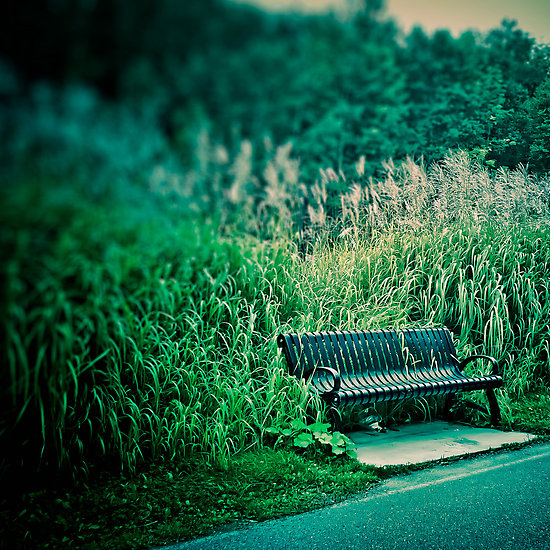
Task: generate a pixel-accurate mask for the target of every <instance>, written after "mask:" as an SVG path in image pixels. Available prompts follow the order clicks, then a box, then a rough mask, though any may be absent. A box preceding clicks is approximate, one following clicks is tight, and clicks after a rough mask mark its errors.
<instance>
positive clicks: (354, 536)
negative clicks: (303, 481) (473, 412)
mask: <svg viewBox="0 0 550 550" xmlns="http://www.w3.org/2000/svg"><path fill="white" fill-rule="evenodd" d="M394 548H399V549H415V550H419V549H420V550H424V549H437V550H446V549H449V550H451V549H452V550H462V549H475V550H480V549H491V550H495V549H498V550H505V549H513V550H523V549H525V550H538V549H540V550H542V549H544V550H548V549H550V444H542V445H533V446H532V447H527V448H524V449H520V450H515V451H506V452H501V453H495V454H489V455H482V456H479V457H474V458H467V459H464V460H461V461H459V462H456V463H454V464H448V465H441V466H437V467H434V468H432V469H429V470H423V471H420V472H415V473H413V474H409V475H404V476H398V477H395V478H392V479H389V480H387V481H385V482H383V483H380V484H379V485H377V486H376V487H374V488H373V489H371V490H370V491H369V492H368V493H366V494H365V495H363V496H361V497H356V498H353V499H350V500H347V501H345V502H342V503H340V504H337V505H334V506H330V507H327V508H323V509H322V510H317V511H314V512H309V513H306V514H301V515H298V516H293V517H288V518H284V519H279V520H273V521H267V522H264V523H259V524H255V525H254V526H253V527H250V528H247V529H242V530H236V531H231V532H227V533H222V534H219V535H215V536H212V537H206V538H202V539H197V540H194V541H190V542H186V543H180V544H177V545H172V546H168V547H164V549H163V550H188V549H189V550H191V549H192V550H206V549H208V550H215V549H220V550H221V549H223V550H236V549H247V550H262V549H266V550H267V549H269V550H282V549H288V550H300V549H303V550H306V549H307V550H320V549H327V550H329V549H330V550H344V549H345V550H353V549H361V550H368V549H384V550H391V549H394Z"/></svg>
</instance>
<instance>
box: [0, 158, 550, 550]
mask: <svg viewBox="0 0 550 550" xmlns="http://www.w3.org/2000/svg"><path fill="white" fill-rule="evenodd" d="M287 152H288V151H287ZM283 153H284V151H283ZM283 153H281V152H280V151H279V152H278V157H276V158H275V159H274V160H273V161H270V163H268V167H269V166H271V171H270V170H268V169H267V168H266V173H267V175H268V178H269V185H268V186H267V187H266V191H265V193H267V195H266V196H264V197H263V199H262V200H260V199H255V198H254V197H252V199H253V200H251V198H250V195H249V194H248V193H244V192H243V193H241V192H240V191H239V189H240V190H242V189H244V188H245V187H246V185H245V184H246V182H244V183H243V181H244V180H240V181H237V179H235V180H234V181H233V182H232V183H231V182H230V184H229V186H228V193H227V194H225V195H224V194H222V196H223V197H226V200H227V205H226V207H224V208H223V209H220V210H219V211H218V210H213V212H212V216H211V217H210V218H206V217H204V216H202V217H199V216H190V215H186V216H185V217H183V216H181V215H180V214H179V210H177V209H170V208H167V203H165V202H159V200H158V197H157V196H156V195H154V194H153V193H152V192H150V191H148V192H145V191H144V192H142V193H141V194H137V195H136V197H137V199H138V200H136V201H133V200H131V197H130V196H128V198H127V200H126V201H121V200H120V199H119V200H117V201H116V202H113V201H110V202H102V201H101V200H95V201H90V198H89V197H86V199H84V198H83V196H82V195H81V194H79V193H76V192H74V191H71V192H69V191H68V190H67V191H66V192H62V191H63V188H62V187H61V186H59V185H57V184H54V183H53V182H37V183H28V182H27V183H26V184H25V185H23V186H22V187H20V188H16V187H9V188H7V189H5V190H4V191H3V196H2V201H1V202H2V217H3V230H2V232H1V235H0V238H1V242H0V249H1V252H2V257H3V258H5V261H4V262H2V266H1V277H2V288H3V289H4V296H5V299H4V300H3V301H2V323H3V331H2V332H3V339H4V340H3V345H2V365H3V369H4V370H3V376H4V380H5V384H3V386H2V389H1V392H2V399H1V407H2V415H1V419H2V420H1V422H2V424H1V432H0V434H1V437H2V448H3V449H4V451H3V452H4V457H3V458H4V461H3V467H2V470H3V475H4V476H9V477H10V478H11V479H12V480H13V481H16V484H15V486H16V487H18V490H17V491H16V492H15V493H13V494H8V495H6V496H5V497H4V500H3V506H2V509H3V510H4V512H3V513H2V515H3V519H5V520H6V521H5V525H7V526H8V529H9V533H8V532H7V531H6V532H5V537H4V538H5V540H9V539H10V538H11V539H14V538H15V540H16V542H14V547H17V546H22V547H25V546H27V547H37V546H44V547H48V546H49V547H52V548H53V547H59V546H63V545H68V544H69V543H70V544H71V546H73V547H75V548H77V547H82V548H93V547H94V545H95V547H121V548H122V547H128V548H135V547H145V546H147V545H149V544H153V543H160V542H163V541H167V540H170V539H172V540H175V539H176V538H180V537H182V538H187V537H192V536H196V535H198V534H201V533H204V532H207V531H208V530H209V529H211V528H212V527H213V526H216V525H220V524H224V523H227V522H230V521H234V520H255V521H257V520H261V519H265V518H267V517H273V516H277V515H281V514H285V513H293V512H297V511H302V510H305V509H308V508H310V507H312V506H319V505H322V504H323V503H326V502H330V501H331V500H332V499H335V498H342V497H343V496H345V495H348V494H352V493H354V492H357V491H362V490H366V489H367V488H368V486H369V484H370V483H372V482H374V481H376V479H377V478H379V477H380V476H383V475H387V474H385V473H384V472H381V471H374V470H373V469H372V468H368V467H363V466H359V465H357V463H356V462H355V461H353V459H351V458H349V457H347V456H338V457H337V456H332V454H331V453H330V450H331V449H333V448H332V447H331V446H330V445H326V449H327V450H328V451H329V452H328V453H327V452H322V450H321V448H320V447H321V445H322V444H319V446H318V447H317V449H316V450H315V451H312V450H307V451H305V452H304V451H300V452H298V453H296V451H295V450H293V449H290V448H288V447H285V446H284V445H282V444H280V443H279V444H277V440H276V438H274V436H273V434H274V433H281V431H284V430H286V429H289V427H291V426H292V425H293V423H294V425H297V424H296V423H302V424H312V423H318V422H321V421H322V420H323V419H324V416H323V415H324V411H323V408H322V406H321V404H320V403H319V400H318V399H317V398H316V396H314V395H311V394H310V393H309V392H308V389H307V386H306V385H305V383H299V382H297V381H296V380H294V379H292V378H290V377H289V376H288V375H287V374H286V371H285V366H284V363H283V360H282V358H281V357H280V356H279V355H278V353H277V347H276V341H275V340H276V336H277V334H278V333H279V332H281V331H285V330H296V331H304V330H320V329H330V328H339V329H352V328H363V329H370V328H377V327H390V326H396V327H397V326H415V325H416V326H421V325H446V326H447V327H449V328H450V329H451V331H452V332H453V334H454V337H455V340H456V343H457V348H458V352H459V354H460V355H461V356H463V355H466V354H471V353H474V352H480V353H488V354H490V355H493V356H495V357H496V358H497V359H498V360H499V363H500V365H501V369H502V371H503V374H504V377H505V380H506V385H505V388H504V390H503V391H502V392H500V394H499V401H500V404H501V407H502V410H503V415H504V427H514V426H517V427H521V428H523V429H532V430H536V431H538V432H541V433H547V428H548V409H549V408H550V405H549V402H550V400H549V399H548V391H547V388H548V384H549V381H550V380H549V375H550V373H549V368H548V367H549V364H548V361H549V354H550V353H549V352H550V348H549V346H550V338H549V331H550V330H549V325H548V319H549V308H550V299H549V298H550V296H549V294H550V286H549V282H548V281H549V280H550V277H549V275H550V246H549V245H550V236H549V232H548V219H549V216H548V202H547V198H545V197H547V194H545V193H546V191H547V189H548V185H549V184H548V181H547V180H544V179H543V180H534V179H533V178H531V177H530V176H529V175H528V174H526V173H525V172H524V171H523V172H522V171H516V172H504V171H500V172H494V173H489V172H488V171H487V169H482V168H480V167H479V166H475V165H472V164H470V163H469V162H468V160H467V158H466V157H465V156H464V155H456V156H454V157H450V158H449V159H447V161H446V163H444V164H441V165H437V166H434V167H431V168H429V169H428V170H426V169H424V168H423V167H422V166H417V165H414V164H413V163H411V162H409V163H406V164H405V165H403V166H402V167H393V166H388V170H387V173H386V174H385V176H384V178H382V179H381V180H379V181H376V182H373V181H364V180H362V179H361V171H360V169H358V172H357V175H356V177H355V179H354V180H353V181H349V182H346V183H347V185H348V188H349V192H348V193H347V194H343V195H342V196H341V197H340V203H341V208H340V213H339V215H338V216H337V217H330V216H328V214H327V212H328V211H329V208H328V206H327V201H329V199H331V198H330V197H327V196H325V195H324V194H323V188H322V185H323V180H322V179H321V180H320V181H319V182H318V191H319V192H318V193H317V192H315V193H317V194H316V195H315V193H313V194H314V195H315V196H317V198H318V201H317V202H312V203H310V208H309V225H308V226H307V227H306V231H305V234H304V237H305V239H304V240H303V241H302V243H300V242H299V241H298V240H297V239H296V237H295V235H293V233H292V230H291V229H292V227H293V225H292V218H293V216H294V214H293V209H292V208H290V206H289V205H292V204H293V203H292V200H294V199H292V197H293V196H294V195H293V193H294V191H295V190H296V186H297V182H296V179H295V167H294V165H292V164H289V163H290V160H288V156H287V155H286V154H283ZM285 166H286V167H287V168H289V169H288V170H286V171H285V169H284V168H285ZM244 172H246V170H244ZM242 173H243V171H241V174H242ZM285 174H286V176H285ZM235 177H236V178H237V176H235ZM239 177H241V176H239ZM247 177H252V176H247ZM323 177H339V178H343V177H344V176H343V175H336V174H335V173H334V174H332V173H329V172H325V173H324V175H323ZM285 178H286V179H285ZM69 189H70V187H69ZM333 199H334V197H332V200H333ZM333 202H334V200H333ZM37 205H38V207H37ZM231 212H233V213H234V215H233V216H232V215H230V213H231ZM255 212H256V213H257V215H256V214H255ZM254 216H256V217H254ZM254 228H256V230H254ZM245 229H246V230H245ZM304 243H305V246H302V247H300V244H302V245H304ZM476 398H481V399H482V397H480V396H476ZM436 410H437V404H436V403H428V402H424V401H419V402H417V403H413V404H412V406H408V407H407V406H404V407H401V408H396V409H395V408H394V409H392V410H391V411H384V413H385V414H386V415H388V416H390V417H391V418H390V420H391V419H393V420H395V421H396V422H399V421H405V420H409V419H412V420H414V419H416V418H421V417H423V416H424V415H425V414H433V413H434V412H435V411H436ZM476 414H477V413H476ZM356 420H357V418H356V417H354V416H353V414H351V415H350V416H349V418H347V419H346V421H347V422H348V425H352V424H353V423H354V422H355V421H356ZM471 420H472V421H475V422H476V423H479V422H485V421H486V419H484V418H483V417H479V416H476V417H471ZM344 454H345V453H344Z"/></svg>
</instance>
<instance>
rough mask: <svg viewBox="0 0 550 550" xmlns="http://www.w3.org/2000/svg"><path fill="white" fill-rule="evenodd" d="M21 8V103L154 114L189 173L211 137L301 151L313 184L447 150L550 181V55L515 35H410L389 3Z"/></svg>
mask: <svg viewBox="0 0 550 550" xmlns="http://www.w3.org/2000/svg"><path fill="white" fill-rule="evenodd" d="M12 4H13V5H12V6H11V7H10V10H9V13H10V17H8V18H5V19H4V20H3V23H2V27H3V28H2V32H1V33H0V36H1V39H0V44H1V53H2V54H3V57H4V59H5V60H6V61H7V66H11V68H12V69H13V70H15V72H16V74H17V79H18V82H19V85H18V87H16V88H11V89H12V90H14V89H17V93H18V94H21V92H22V91H23V95H24V91H25V90H26V89H28V86H29V85H32V83H33V82H35V81H36V80H37V79H45V80H49V81H54V82H57V83H59V84H62V85H64V84H67V83H73V82H84V83H86V84H89V85H91V86H93V87H94V88H96V89H98V90H99V91H100V92H101V94H102V96H103V97H105V98H109V99H112V100H115V101H117V102H123V103H125V104H127V105H135V106H136V109H139V106H141V105H147V106H148V109H149V110H151V108H152V107H151V106H154V109H155V116H154V120H155V123H156V124H158V126H159V127H160V128H161V130H162V133H163V135H165V136H167V137H168V139H169V141H170V144H171V146H172V147H173V148H174V149H175V150H176V151H179V153H181V155H182V156H183V157H184V158H187V157H188V156H189V154H190V153H189V150H190V148H191V147H192V145H193V143H194V140H195V139H196V134H197V131H198V130H200V129H204V128H205V129H207V130H209V131H211V132H212V133H213V135H215V136H217V139H219V140H220V141H222V142H223V143H224V144H225V145H226V146H227V147H229V149H230V150H232V151H237V150H238V148H239V144H240V142H241V140H242V139H251V140H252V141H261V140H263V139H264V138H265V137H266V136H268V137H270V138H271V139H272V141H273V142H274V143H277V144H278V143H283V142H285V141H287V140H291V141H292V142H293V144H294V152H295V154H297V155H298V156H299V157H300V160H301V170H302V175H303V177H304V178H305V179H306V180H307V179H308V178H310V179H313V178H315V176H316V174H317V170H318V168H319V167H328V166H330V167H333V168H335V169H338V168H341V169H343V170H344V171H345V170H346V168H348V167H350V166H352V165H353V164H354V163H355V162H357V160H358V159H359V158H360V157H361V156H365V158H366V170H367V173H371V174H372V173H375V171H376V170H377V169H378V168H379V167H380V163H381V162H382V161H384V160H386V159H389V158H393V159H394V160H400V159H404V158H405V157H406V156H408V155H410V156H413V157H415V158H420V157H423V158H424V159H425V161H426V162H427V163H429V162H431V161H433V160H438V159H441V158H442V157H443V156H444V155H445V154H446V153H447V152H448V151H449V149H463V150H466V151H469V152H470V153H471V155H472V156H473V157H474V158H475V159H476V160H479V161H481V162H484V163H487V164H488V165H489V166H495V167H496V166H509V167H513V166H517V165H518V164H520V163H522V164H528V165H529V168H530V169H532V170H535V171H546V170H548V169H549V168H550V160H549V159H550V154H549V153H550V121H549V117H548V108H549V107H550V78H549V76H548V71H549V67H550V50H549V47H548V45H541V44H536V42H535V40H534V39H533V38H532V37H530V36H529V35H528V34H526V33H525V32H523V31H522V30H520V29H518V28H517V27H516V25H515V23H513V22H508V21H504V22H503V24H502V26H501V27H500V28H497V29H494V30H492V31H491V32H489V33H487V34H485V35H481V34H477V33H473V32H467V33H464V34H462V35H461V36H459V37H454V36H453V35H451V34H450V33H449V32H448V31H445V30H441V31H437V32H435V33H434V34H433V35H427V34H426V33H425V32H424V31H423V30H422V29H420V28H416V29H414V30H413V31H412V32H411V33H410V34H408V35H404V34H403V32H402V31H401V30H400V29H399V27H398V26H397V24H396V23H395V22H394V21H393V20H392V19H390V18H389V17H388V16H387V15H386V14H385V11H384V3H383V1H381V0H376V1H375V0H366V2H365V5H364V7H363V9H361V10H360V11H359V12H358V13H357V14H356V15H355V16H354V17H353V18H351V19H349V20H346V21H341V20H338V19H337V18H335V17H333V16H310V15H308V16H306V15H297V14H294V15H273V14H265V13H263V12H261V11H259V10H257V9H255V8H252V7H249V6H245V5H241V4H233V3H231V2H229V1H227V0H202V1H199V0H195V1H186V2H180V1H178V0H161V1H156V0H137V1H136V2H132V3H131V4H129V3H128V2H126V1H125V0H95V1H87V2H70V1H68V0H48V1H46V2H38V1H37V0H34V1H32V2H27V3H25V5H24V6H23V5H22V4H21V3H17V2H13V3H12ZM3 91H4V94H3V99H4V100H5V99H6V97H7V95H8V92H6V89H4V90H3Z"/></svg>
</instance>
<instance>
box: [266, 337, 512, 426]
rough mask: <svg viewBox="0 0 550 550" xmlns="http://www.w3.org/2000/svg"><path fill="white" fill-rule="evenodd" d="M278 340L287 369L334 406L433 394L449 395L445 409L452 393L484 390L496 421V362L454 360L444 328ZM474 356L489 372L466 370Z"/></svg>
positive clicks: (498, 383)
mask: <svg viewBox="0 0 550 550" xmlns="http://www.w3.org/2000/svg"><path fill="white" fill-rule="evenodd" d="M277 343H278V345H279V347H280V348H281V349H282V350H283V353H284V356H285V359H286V362H287V365H288V367H289V370H290V372H291V374H293V375H294V376H296V377H298V378H307V379H308V380H310V383H311V386H312V388H313V389H314V390H316V391H318V392H319V394H320V395H321V397H322V398H323V399H324V400H325V401H326V403H327V404H328V405H329V407H331V408H333V409H340V408H344V407H348V406H352V405H369V404H373V403H376V402H380V401H395V400H403V399H408V398H413V397H429V396H435V395H446V396H448V400H447V407H446V408H450V405H451V403H452V402H453V400H454V395H455V394H456V393H457V392H462V391H472V390H485V391H486V392H487V398H488V401H489V407H490V414H491V424H493V425H498V424H499V422H500V410H499V407H498V402H497V400H496V397H495V395H494V391H493V390H494V389H495V388H498V387H500V386H502V385H503V380H502V377H501V376H500V375H499V374H498V364H497V361H496V360H495V359H494V358H493V357H490V356H487V355H473V356H471V357H468V358H467V359H465V360H463V361H459V360H458V359H457V356H456V350H455V347H454V344H453V341H452V338H451V334H450V332H449V330H448V329H446V328H444V327H441V328H421V329H401V330H373V331H332V332H309V333H305V334H290V333H289V334H281V335H280V336H279V337H278V339H277ZM478 359H479V360H484V361H486V362H488V363H489V364H490V366H491V372H490V374H487V375H476V376H474V375H471V376H470V375H468V374H465V372H464V368H465V367H466V365H467V364H469V363H470V362H473V361H475V360H478Z"/></svg>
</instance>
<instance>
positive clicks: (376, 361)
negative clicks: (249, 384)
mask: <svg viewBox="0 0 550 550" xmlns="http://www.w3.org/2000/svg"><path fill="white" fill-rule="evenodd" d="M277 343H278V344H279V346H280V347H281V348H282V350H283V352H284V355H285V358H286V361H287V364H288V366H289V368H290V372H291V374H293V375H295V376H298V377H301V376H302V374H303V373H304V372H305V371H309V370H311V369H313V368H315V367H319V366H324V367H331V368H333V369H334V370H336V371H338V372H339V373H340V375H341V376H344V377H345V376H354V375H357V374H359V373H369V374H376V373H377V372H379V373H384V372H393V373H396V374H397V375H402V376H404V377H406V376H407V374H408V372H409V371H413V370H416V371H425V370H430V371H431V372H433V371H434V370H435V371H437V370H441V371H448V370H450V369H452V370H454V369H456V367H457V364H458V361H457V358H456V350H455V347H454V344H453V341H452V338H451V334H450V332H449V330H448V329H446V328H421V329H403V330H372V331H371V330H366V331H338V332H308V333H305V334H302V335H299V334H281V335H280V336H279V337H278V339H277Z"/></svg>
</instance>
